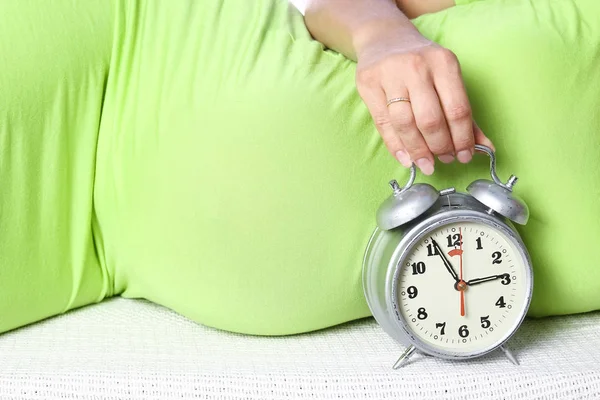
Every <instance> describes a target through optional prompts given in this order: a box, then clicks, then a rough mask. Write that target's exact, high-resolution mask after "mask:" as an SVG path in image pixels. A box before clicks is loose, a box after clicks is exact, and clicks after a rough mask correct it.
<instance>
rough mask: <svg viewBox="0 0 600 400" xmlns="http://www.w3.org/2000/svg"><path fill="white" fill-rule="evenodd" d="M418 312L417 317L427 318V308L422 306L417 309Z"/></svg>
mask: <svg viewBox="0 0 600 400" xmlns="http://www.w3.org/2000/svg"><path fill="white" fill-rule="evenodd" d="M417 312H418V313H417V318H419V319H427V312H426V311H425V308H423V307H421V308H419V309H418V310H417Z"/></svg>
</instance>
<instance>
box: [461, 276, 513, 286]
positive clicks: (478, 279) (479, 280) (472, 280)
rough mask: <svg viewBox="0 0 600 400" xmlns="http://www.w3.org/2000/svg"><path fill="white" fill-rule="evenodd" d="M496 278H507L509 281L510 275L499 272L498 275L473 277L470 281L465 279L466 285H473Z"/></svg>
mask: <svg viewBox="0 0 600 400" xmlns="http://www.w3.org/2000/svg"><path fill="white" fill-rule="evenodd" d="M496 279H505V280H509V282H510V275H509V274H500V275H491V276H486V277H484V278H475V279H471V280H470V281H467V285H469V286H473V285H477V284H480V283H483V282H489V281H495V280H496Z"/></svg>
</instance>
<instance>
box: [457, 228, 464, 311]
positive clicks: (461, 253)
mask: <svg viewBox="0 0 600 400" xmlns="http://www.w3.org/2000/svg"><path fill="white" fill-rule="evenodd" d="M458 234H459V235H460V237H459V239H458V240H459V242H458V243H459V244H460V283H463V251H462V228H460V227H459V228H458ZM463 284H464V283H463ZM460 316H461V317H464V316H465V291H464V290H461V291H460Z"/></svg>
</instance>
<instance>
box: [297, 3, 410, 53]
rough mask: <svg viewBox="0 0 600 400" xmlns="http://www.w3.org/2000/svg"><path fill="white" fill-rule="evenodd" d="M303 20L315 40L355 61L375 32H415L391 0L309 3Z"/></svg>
mask: <svg viewBox="0 0 600 400" xmlns="http://www.w3.org/2000/svg"><path fill="white" fill-rule="evenodd" d="M304 18H305V22H306V26H307V28H308V29H309V31H310V33H311V34H312V35H313V37H314V38H315V39H316V40H318V41H320V42H321V43H323V44H324V45H325V46H327V47H329V48H330V49H333V50H335V51H338V52H340V53H342V54H344V55H345V56H346V57H348V58H350V59H353V60H355V61H356V58H357V54H359V53H360V51H361V48H362V47H363V46H365V45H366V43H367V42H369V41H371V40H372V36H373V35H376V34H377V32H384V31H386V32H387V34H394V32H395V31H397V32H398V33H399V34H400V33H402V32H407V33H408V32H412V33H413V34H414V33H416V28H415V27H414V26H413V24H412V23H411V22H410V20H409V19H408V17H406V16H405V15H404V14H403V13H402V11H400V9H399V8H398V7H397V5H396V4H395V2H394V1H393V0H309V2H308V5H307V8H306V13H305V17H304Z"/></svg>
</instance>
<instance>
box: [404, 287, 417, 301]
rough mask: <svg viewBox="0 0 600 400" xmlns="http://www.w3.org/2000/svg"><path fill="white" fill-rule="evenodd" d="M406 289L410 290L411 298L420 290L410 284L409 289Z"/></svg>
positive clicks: (409, 296)
mask: <svg viewBox="0 0 600 400" xmlns="http://www.w3.org/2000/svg"><path fill="white" fill-rule="evenodd" d="M406 291H407V292H408V298H409V299H414V298H415V297H417V295H418V294H419V291H418V290H417V288H416V287H414V286H409V287H408V289H406Z"/></svg>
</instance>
